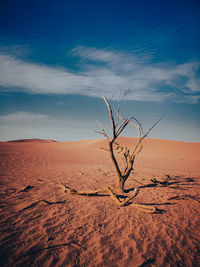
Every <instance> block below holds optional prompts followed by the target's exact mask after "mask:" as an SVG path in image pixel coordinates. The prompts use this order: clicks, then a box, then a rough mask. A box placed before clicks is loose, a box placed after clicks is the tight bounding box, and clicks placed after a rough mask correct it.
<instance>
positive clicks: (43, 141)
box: [7, 138, 56, 143]
mask: <svg viewBox="0 0 200 267" xmlns="http://www.w3.org/2000/svg"><path fill="white" fill-rule="evenodd" d="M7 142H13V143H24V142H25V143H39V142H42V143H52V142H56V141H54V140H51V139H37V138H35V139H18V140H10V141H7Z"/></svg>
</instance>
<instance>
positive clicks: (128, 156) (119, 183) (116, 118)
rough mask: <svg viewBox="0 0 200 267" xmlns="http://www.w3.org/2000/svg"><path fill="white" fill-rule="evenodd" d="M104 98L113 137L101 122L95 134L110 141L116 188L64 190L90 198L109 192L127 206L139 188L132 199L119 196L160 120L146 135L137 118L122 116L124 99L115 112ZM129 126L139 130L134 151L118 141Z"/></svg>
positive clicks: (147, 209)
mask: <svg viewBox="0 0 200 267" xmlns="http://www.w3.org/2000/svg"><path fill="white" fill-rule="evenodd" d="M125 94H126V93H125ZM125 94H124V96H125ZM102 97H103V100H104V101H105V103H106V105H107V108H108V112H109V117H110V121H111V126H112V136H111V137H110V136H109V135H108V134H107V133H106V131H105V130H104V128H103V127H102V125H101V124H100V123H99V122H98V124H99V128H100V129H99V131H95V132H96V133H99V134H102V135H103V136H104V137H105V138H106V139H107V141H108V149H106V150H108V152H109V153H110V157H111V159H112V162H113V164H114V167H115V170H116V173H117V180H116V185H115V188H110V187H107V188H104V189H100V190H93V191H77V190H75V189H71V188H70V187H68V186H66V185H65V186H64V188H65V190H66V191H67V192H69V193H71V194H78V195H88V196H91V195H98V194H99V193H102V192H103V191H107V192H109V195H110V197H111V198H112V199H113V200H114V201H115V202H116V203H117V204H118V205H120V206H125V205H126V204H127V203H128V202H129V201H130V200H131V199H133V198H135V197H136V195H137V194H138V193H139V188H137V187H136V188H135V190H134V193H133V195H132V196H130V197H127V198H126V199H125V200H121V199H120V197H119V195H118V194H124V193H126V190H125V188H124V187H125V183H126V181H127V179H128V178H129V176H130V174H131V172H132V171H133V166H134V162H135V158H136V156H137V155H138V154H139V153H140V152H141V150H142V148H143V144H142V141H143V140H144V138H145V137H146V136H147V135H148V134H149V132H150V131H151V130H152V129H153V128H154V127H155V126H156V124H157V123H158V122H159V120H160V119H159V120H157V121H156V122H155V123H154V124H153V126H152V127H151V128H150V129H149V130H148V131H147V132H146V133H143V130H142V126H141V124H140V122H139V121H138V120H137V119H136V118H135V117H133V116H130V117H128V118H124V117H123V116H122V115H121V114H120V103H121V100H122V99H120V100H119V101H118V106H117V108H115V109H114V111H113V108H112V107H111V100H108V99H107V98H106V97H105V96H104V95H103V96H102ZM114 112H115V115H114V114H113V113H114ZM129 124H131V125H133V126H134V127H136V128H137V130H138V141H137V143H136V145H135V147H134V148H132V149H130V148H128V147H127V146H125V145H123V144H120V143H119V142H118V140H117V139H118V137H119V136H120V135H121V134H122V132H123V131H124V130H125V128H126V127H127V126H128V125H129ZM142 134H143V135H142ZM104 149H105V148H104ZM116 153H117V154H118V155H119V154H120V155H121V157H120V158H119V157H117V156H116ZM132 205H135V206H137V207H139V208H141V209H143V210H145V211H147V212H155V211H156V208H155V207H150V206H148V207H147V206H144V205H140V204H135V203H132Z"/></svg>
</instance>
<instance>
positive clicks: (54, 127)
mask: <svg viewBox="0 0 200 267" xmlns="http://www.w3.org/2000/svg"><path fill="white" fill-rule="evenodd" d="M94 123H95V122H93V123H92V122H89V121H88V122H87V124H85V122H84V121H81V120H74V119H70V118H66V117H65V118H58V117H55V116H51V115H46V114H40V113H38V114H37V113H32V112H27V111H17V112H13V113H9V114H6V115H0V125H1V132H0V140H4V141H5V140H13V139H23V138H44V139H54V140H59V141H66V140H68V141H70V140H77V139H80V135H79V134H80V127H81V138H83V139H86V138H94V134H93V130H94V128H93V127H94V125H93V124H94Z"/></svg>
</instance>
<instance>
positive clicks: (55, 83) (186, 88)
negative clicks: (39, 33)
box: [0, 46, 200, 103]
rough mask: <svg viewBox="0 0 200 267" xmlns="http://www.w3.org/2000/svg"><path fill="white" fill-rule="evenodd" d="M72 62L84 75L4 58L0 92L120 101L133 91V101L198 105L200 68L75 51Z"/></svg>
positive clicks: (122, 54) (194, 64)
mask: <svg viewBox="0 0 200 267" xmlns="http://www.w3.org/2000/svg"><path fill="white" fill-rule="evenodd" d="M70 56H71V57H77V58H78V59H79V60H80V63H79V66H81V68H80V70H79V71H71V70H69V69H66V68H58V67H48V66H47V65H41V64H36V63H32V62H27V61H24V60H20V59H18V58H16V57H14V56H12V55H9V54H1V55H0V86H1V90H3V91H24V92H27V93H33V94H81V95H87V96H95V97H99V96H100V95H101V93H105V94H106V95H108V96H111V95H114V96H117V95H118V93H119V92H120V91H121V90H122V89H123V90H129V95H128V96H129V99H132V100H144V101H160V100H163V99H170V100H174V101H182V102H183V101H185V102H193V103H195V102H197V101H198V99H199V98H200V96H199V92H200V87H199V81H200V79H199V78H198V77H197V74H198V70H199V66H200V63H199V62H195V61H194V62H187V63H184V64H179V65H172V64H150V63H148V62H145V60H144V61H142V60H140V59H138V57H137V55H134V54H130V53H126V52H122V51H120V52H116V51H109V50H106V49H96V48H87V47H83V46H78V47H76V48H74V49H73V50H72V51H71V53H70Z"/></svg>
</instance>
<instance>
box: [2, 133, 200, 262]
mask: <svg viewBox="0 0 200 267" xmlns="http://www.w3.org/2000/svg"><path fill="white" fill-rule="evenodd" d="M120 141H121V142H123V143H124V144H125V145H132V144H134V142H136V139H134V138H122V139H121V140H120ZM102 146H106V142H105V140H85V141H79V142H53V141H51V140H39V141H38V139H31V140H30V139H29V141H27V140H18V141H14V142H2V143H0V176H1V180H0V183H1V187H0V203H1V204H0V212H1V213H0V214H1V215H0V232H1V235H0V248H1V249H0V257H1V266H99V267H100V266H102V267H103V266H109V267H110V266H120V267H121V266H122V267H123V266H137V267H138V266H159V267H160V266H163V267H164V266H199V264H200V258H199V249H200V247H199V237H200V233H199V219H200V218H199V196H198V194H199V189H200V143H196V144H193V143H184V142H176V141H168V140H153V139H146V140H145V141H144V149H143V151H142V152H141V154H140V155H139V156H138V158H137V159H136V162H135V174H133V175H132V176H131V177H130V179H129V181H128V182H127V188H134V187H136V186H137V187H140V193H139V194H138V196H137V198H136V199H135V203H140V204H145V205H147V206H148V205H151V206H152V205H153V206H155V207H157V208H158V210H159V212H158V213H155V214H149V213H145V212H143V211H142V210H139V209H137V208H135V207H134V206H127V207H123V208H119V207H118V206H117V205H116V204H115V203H114V202H113V201H112V199H110V197H109V196H107V194H105V195H103V196H101V197H86V196H77V195H70V194H67V193H65V192H64V190H63V186H62V184H65V185H68V186H70V187H72V188H75V189H77V190H84V189H99V188H104V187H105V185H110V186H114V184H115V177H116V175H115V170H114V168H113V165H112V162H111V160H110V157H109V153H108V152H107V151H106V150H102V149H99V147H102ZM166 177H169V182H170V186H167V187H166V186H163V185H159V186H155V185H154V184H153V182H152V181H151V180H153V179H154V178H155V179H157V180H158V181H163V180H164V179H165V178H166ZM130 193H131V192H130Z"/></svg>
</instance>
